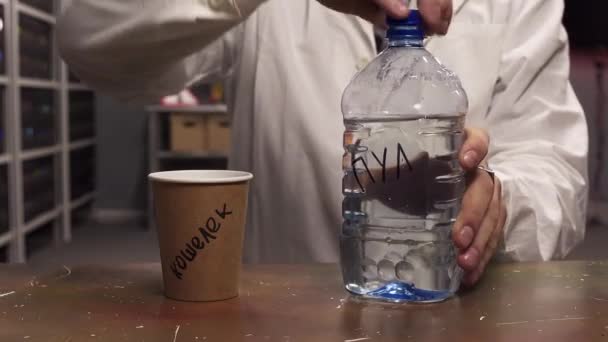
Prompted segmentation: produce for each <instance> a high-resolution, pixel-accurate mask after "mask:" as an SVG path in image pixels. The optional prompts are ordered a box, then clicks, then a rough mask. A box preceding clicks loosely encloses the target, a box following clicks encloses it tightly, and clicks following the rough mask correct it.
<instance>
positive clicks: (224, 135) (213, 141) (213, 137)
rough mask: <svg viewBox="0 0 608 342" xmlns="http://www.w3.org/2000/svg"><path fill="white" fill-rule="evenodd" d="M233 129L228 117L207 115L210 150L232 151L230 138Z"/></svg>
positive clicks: (219, 151)
mask: <svg viewBox="0 0 608 342" xmlns="http://www.w3.org/2000/svg"><path fill="white" fill-rule="evenodd" d="M231 133H232V130H231V129H230V120H229V119H228V117H226V116H224V115H222V116H209V117H207V136H208V138H209V139H208V140H207V143H208V145H207V149H208V150H209V151H210V152H218V153H225V154H228V153H230V140H231V135H232V134H231Z"/></svg>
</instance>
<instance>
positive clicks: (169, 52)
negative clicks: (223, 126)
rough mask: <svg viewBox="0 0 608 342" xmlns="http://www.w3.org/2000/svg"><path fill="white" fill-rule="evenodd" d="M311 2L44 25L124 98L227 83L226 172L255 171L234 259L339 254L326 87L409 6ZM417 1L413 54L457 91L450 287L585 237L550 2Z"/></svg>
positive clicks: (87, 4)
mask: <svg viewBox="0 0 608 342" xmlns="http://www.w3.org/2000/svg"><path fill="white" fill-rule="evenodd" d="M319 1H320V2H318V1H317V0H267V1H264V0H145V1H141V0H103V1H99V0H79V1H78V0H76V1H75V2H74V3H73V4H72V5H70V6H68V8H67V9H66V11H65V13H64V15H63V16H62V17H61V18H60V19H59V22H58V27H57V30H58V38H59V44H60V49H61V52H62V55H63V57H64V58H65V60H66V61H67V62H68V64H69V65H70V67H71V69H72V70H73V71H74V72H75V73H76V74H77V75H79V76H80V77H81V78H82V79H83V80H84V81H86V82H87V83H88V84H90V85H91V86H94V87H95V88H96V89H98V90H100V91H101V92H105V93H108V94H112V95H114V96H115V97H117V98H119V99H122V100H124V101H128V102H136V103H153V102H157V101H158V99H159V98H161V97H162V96H164V95H168V94H173V93H176V92H179V91H180V90H181V89H183V88H184V87H186V86H188V85H191V84H193V83H196V82H198V81H201V80H204V79H206V80H209V79H212V78H224V79H225V80H226V83H227V89H228V94H229V96H228V106H229V111H230V112H231V113H233V146H234V147H233V151H232V154H231V158H230V167H231V168H233V169H240V170H248V171H251V172H253V173H254V174H255V176H256V179H255V181H254V183H253V185H252V191H251V200H250V212H249V217H248V228H247V229H248V230H247V237H246V246H245V255H246V257H245V258H246V261H248V262H264V263H270V262H272V263H285V262H310V261H318V262H335V261H337V260H338V253H339V252H338V238H339V227H340V222H341V213H340V209H341V177H342V172H341V156H342V153H343V150H342V144H341V138H342V132H343V130H344V126H343V124H342V116H341V112H340V98H341V93H342V91H343V89H344V88H345V86H346V85H347V84H348V82H349V80H350V79H351V77H352V76H353V75H354V74H355V73H356V71H357V70H359V69H361V68H362V67H363V66H364V65H365V64H366V63H367V62H369V61H370V60H371V59H372V58H374V56H375V55H376V52H377V51H376V45H375V41H374V34H373V26H372V24H370V22H369V21H372V22H375V23H377V24H379V25H382V21H383V18H384V13H385V12H386V13H388V14H390V15H392V16H395V17H404V16H407V12H408V10H407V8H405V7H404V6H403V4H402V3H401V1H399V0H319ZM328 7H329V8H331V9H329V8H328ZM419 8H420V10H421V13H422V14H423V17H424V19H425V22H426V24H427V26H428V28H429V32H434V33H439V34H445V36H442V37H439V36H433V37H429V38H428V39H427V41H426V42H425V44H426V46H427V48H428V49H429V50H430V51H431V52H432V53H433V54H434V55H435V56H437V57H438V59H439V60H441V61H442V62H443V63H444V64H445V65H447V67H448V68H450V69H452V70H454V71H455V72H456V73H457V74H458V75H459V76H460V78H461V79H462V82H463V85H464V88H465V89H466V91H467V93H468V95H469V100H470V111H469V113H468V114H467V126H468V127H470V128H468V129H467V140H466V141H465V144H464V146H463V148H462V151H461V154H460V160H461V164H462V165H463V166H464V167H465V168H466V169H467V170H468V172H469V179H470V183H469V186H468V188H467V191H466V193H465V197H464V199H463V207H462V210H461V213H460V215H459V217H458V219H457V222H456V223H455V225H454V231H453V237H454V241H455V243H456V245H457V246H458V247H459V249H460V255H459V259H458V261H459V264H460V265H461V266H462V267H463V268H464V269H465V270H466V271H467V275H466V278H465V283H468V284H474V283H476V282H477V281H478V279H479V278H480V276H481V275H482V273H483V271H484V269H485V267H486V264H487V263H488V261H489V260H490V259H491V258H492V257H493V256H494V255H495V253H496V252H498V253H499V254H500V255H501V256H503V257H506V258H509V259H511V260H517V261H524V260H525V261H530V260H549V259H552V258H561V257H564V256H566V255H567V254H568V252H569V251H570V250H571V249H572V248H573V247H574V246H575V245H576V244H577V243H578V242H580V241H581V240H582V239H583V237H584V231H585V225H584V224H585V220H584V216H585V211H586V210H585V208H586V201H587V185H586V184H587V169H586V168H587V159H586V158H587V128H586V122H585V117H584V114H583V112H582V109H581V106H580V104H579V102H578V101H577V98H576V96H575V94H574V92H573V90H572V88H571V86H570V84H569V80H568V78H569V56H568V42H567V35H566V32H565V30H564V28H563V27H562V25H561V18H562V13H563V10H564V4H563V1H562V0H509V1H507V0H504V1H503V0H491V1H490V0H453V1H450V0H421V1H420V3H419ZM341 12H344V13H341ZM345 13H350V14H345ZM352 14H354V15H352ZM361 17H363V18H366V19H367V20H368V21H365V20H363V19H361ZM450 22H451V25H450ZM448 26H449V30H448ZM473 127H475V128H473ZM490 137H491V139H490ZM490 141H491V142H490ZM478 165H487V166H489V167H491V168H492V169H493V170H494V171H495V177H492V175H491V174H490V173H487V172H485V171H482V170H480V169H478V168H477V166H478Z"/></svg>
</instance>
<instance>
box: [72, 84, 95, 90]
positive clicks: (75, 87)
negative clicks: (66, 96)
mask: <svg viewBox="0 0 608 342" xmlns="http://www.w3.org/2000/svg"><path fill="white" fill-rule="evenodd" d="M68 89H69V90H76V91H93V90H92V89H91V88H89V86H87V85H86V84H82V83H70V84H69V85H68Z"/></svg>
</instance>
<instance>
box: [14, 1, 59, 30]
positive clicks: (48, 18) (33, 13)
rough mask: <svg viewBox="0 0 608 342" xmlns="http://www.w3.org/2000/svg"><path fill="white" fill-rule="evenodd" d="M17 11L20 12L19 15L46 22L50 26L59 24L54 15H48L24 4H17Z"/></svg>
mask: <svg viewBox="0 0 608 342" xmlns="http://www.w3.org/2000/svg"><path fill="white" fill-rule="evenodd" d="M17 9H18V10H19V13H22V14H26V15H29V16H30V17H33V18H36V19H39V20H42V21H45V22H47V23H49V24H52V25H55V24H56V23H57V19H55V17H54V16H53V15H51V14H48V13H46V12H44V11H42V10H39V9H37V8H35V7H32V6H29V5H26V4H24V3H22V2H20V3H18V4H17Z"/></svg>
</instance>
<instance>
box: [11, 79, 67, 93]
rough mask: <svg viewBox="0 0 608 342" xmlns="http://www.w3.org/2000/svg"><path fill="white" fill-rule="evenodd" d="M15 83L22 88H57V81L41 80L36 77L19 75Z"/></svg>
mask: <svg viewBox="0 0 608 342" xmlns="http://www.w3.org/2000/svg"><path fill="white" fill-rule="evenodd" d="M17 84H19V86H20V87H22V88H39V89H53V90H55V89H58V88H59V82H57V81H50V80H43V79H38V78H26V77H21V78H19V80H18V81H17Z"/></svg>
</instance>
